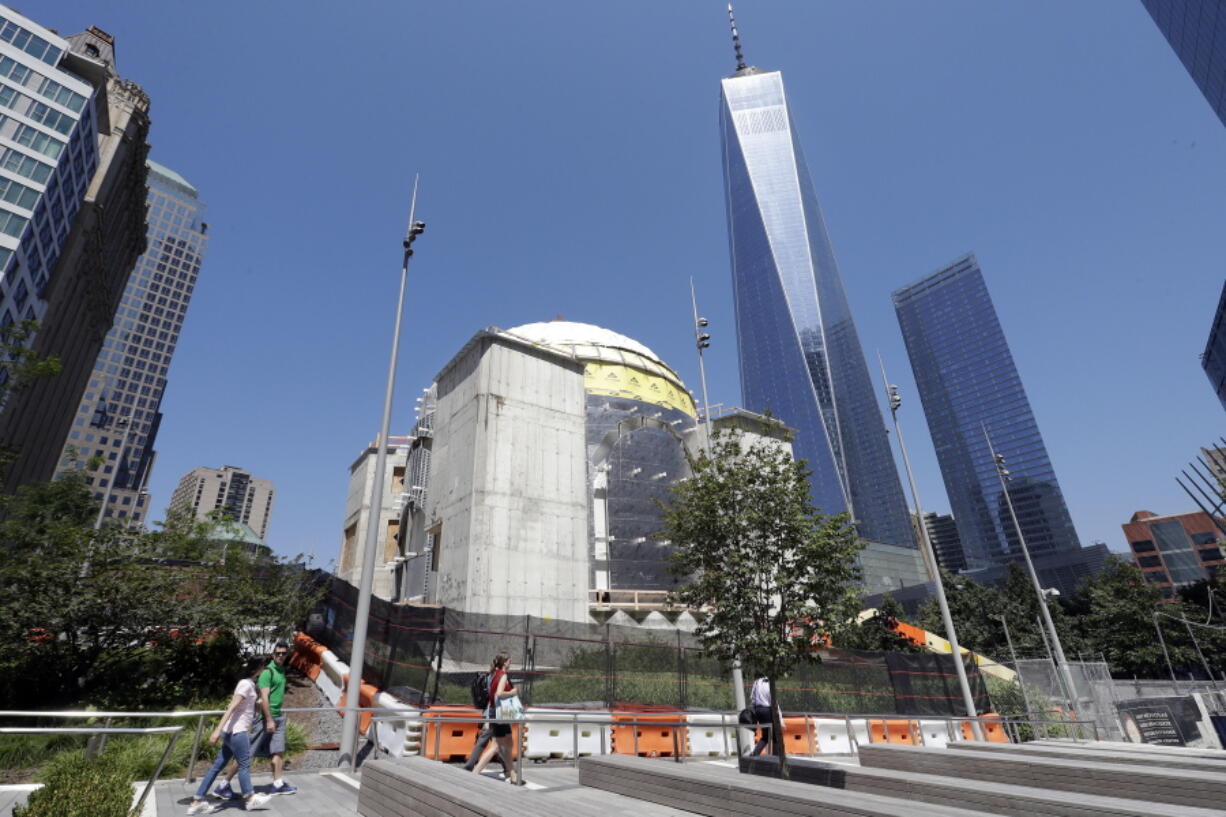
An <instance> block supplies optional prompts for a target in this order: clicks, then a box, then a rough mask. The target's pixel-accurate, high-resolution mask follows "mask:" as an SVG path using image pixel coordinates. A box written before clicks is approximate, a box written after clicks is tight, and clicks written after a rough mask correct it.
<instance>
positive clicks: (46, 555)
mask: <svg viewBox="0 0 1226 817" xmlns="http://www.w3.org/2000/svg"><path fill="white" fill-rule="evenodd" d="M0 502H3V505H4V511H5V518H4V520H3V522H0V548H2V549H3V551H4V554H5V558H4V559H3V560H0V695H3V696H4V698H5V700H8V701H12V702H14V704H19V705H51V704H67V703H75V702H78V701H84V702H90V703H98V704H104V705H108V706H121V707H129V706H139V705H172V704H175V703H182V702H185V701H188V700H191V699H193V698H199V697H211V696H214V695H224V694H225V693H226V692H228V691H229V684H230V682H231V681H232V678H233V675H234V673H235V671H236V670H237V668H238V667H237V665H238V663H239V661H240V660H241V655H240V653H241V652H242V651H243V647H244V644H243V642H242V641H241V640H240V639H241V638H242V637H243V636H244V635H245V634H249V633H247V632H245V631H244V626H245V625H247V626H249V623H250V622H251V621H252V620H253V619H254V620H255V621H257V622H258V625H257V629H259V630H260V632H261V633H265V632H268V630H269V628H270V627H273V626H274V625H275V626H277V627H280V628H281V631H280V632H278V635H280V634H282V633H283V632H284V629H285V628H289V627H293V626H294V625H295V624H298V623H299V622H300V621H301V620H302V619H303V618H305V616H306V612H307V611H308V610H309V608H310V606H312V605H313V604H314V602H315V600H316V599H317V598H318V595H317V592H316V591H312V589H311V587H310V586H309V584H308V585H305V586H304V579H305V578H306V574H305V573H304V571H303V570H302V569H301V568H300V567H299V566H296V565H292V564H286V563H283V562H279V561H277V560H272V559H268V560H258V559H254V558H249V557H246V558H243V559H231V560H230V561H229V562H228V563H227V564H225V565H220V564H218V563H216V562H208V561H187V560H182V559H175V558H168V555H170V556H173V555H175V553H176V552H183V551H184V550H187V549H190V548H192V547H196V548H200V549H203V548H204V547H205V545H204V544H202V543H201V542H200V541H199V539H200V537H201V536H203V535H204V534H203V532H202V530H201V529H199V528H198V527H197V526H192V525H189V526H186V527H182V526H178V525H170V526H167V527H165V528H163V529H162V530H158V531H154V532H145V531H136V530H128V529H124V528H122V527H108V528H103V529H101V530H94V528H93V521H94V519H95V517H96V514H97V505H96V503H95V502H94V500H93V498H92V495H91V492H90V489H89V487H88V486H87V485H86V484H85V479H84V475H83V474H81V473H80V472H76V473H70V474H68V475H66V476H65V477H63V478H62V479H59V480H56V481H54V482H49V483H44V484H37V485H31V486H23V487H22V488H21V489H19V490H18V491H17V493H16V494H15V495H12V496H10V497H5V498H4V499H3V500H0ZM193 543H194V544H193ZM313 593H315V594H313ZM246 646H248V647H250V646H252V645H251V643H250V641H248V643H247V645H246Z"/></svg>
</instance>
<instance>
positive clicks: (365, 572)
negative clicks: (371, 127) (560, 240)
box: [337, 174, 426, 766]
mask: <svg viewBox="0 0 1226 817" xmlns="http://www.w3.org/2000/svg"><path fill="white" fill-rule="evenodd" d="M420 180H421V176H420V174H419V175H418V176H417V177H416V178H414V179H413V202H412V204H410V205H409V226H408V229H407V230H406V231H405V236H404V244H403V246H404V261H403V263H402V264H401V267H400V295H399V297H397V299H396V323H395V328H394V329H393V330H392V355H391V360H390V361H389V362H388V364H387V391H386V392H385V393H384V396H383V424H382V425H381V426H380V430H379V438H378V439H377V440H376V441H375V445H376V450H377V452H378V453H377V454H376V455H375V473H374V475H373V476H372V478H371V484H370V512H369V514H368V515H367V519H366V542H365V544H364V545H363V548H364V549H363V552H362V580H361V584H360V585H359V586H358V606H357V609H356V610H355V611H354V614H353V615H354V619H353V645H352V649H351V650H350V653H349V685H348V687H347V688H346V691H345V720H344V722H343V724H342V726H341V751H340V759H339V761H338V764H337V765H340V766H344V765H345V764H350V765H353V764H355V763H356V760H357V754H356V752H355V751H354V750H355V747H356V746H357V740H358V707H359V706H360V705H361V701H360V697H361V693H362V665H363V663H364V661H365V659H366V629H367V626H368V625H369V623H370V595H371V587H372V586H373V584H374V578H375V554H376V552H377V550H378V547H379V530H380V527H381V526H380V525H379V524H378V522H379V520H378V515H379V510H380V509H381V508H382V506H383V502H382V499H383V480H384V478H385V476H386V473H387V444H388V433H389V429H390V427H391V422H392V396H393V394H394V393H395V391H396V359H397V358H398V357H399V354H400V324H401V319H402V317H403V315H404V290H405V287H406V285H407V284H408V280H409V259H410V258H412V257H413V241H414V240H415V239H416V238H417V236H419V235H421V234H422V232H423V231H424V230H425V229H426V224H425V222H423V221H417V220H416V218H417V183H418V182H419V181H420Z"/></svg>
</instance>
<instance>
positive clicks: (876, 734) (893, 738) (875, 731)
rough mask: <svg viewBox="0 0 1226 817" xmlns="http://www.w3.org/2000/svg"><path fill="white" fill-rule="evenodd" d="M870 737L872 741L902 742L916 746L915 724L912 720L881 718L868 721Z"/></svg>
mask: <svg viewBox="0 0 1226 817" xmlns="http://www.w3.org/2000/svg"><path fill="white" fill-rule="evenodd" d="M868 739H869V742H870V743H900V744H904V745H906V746H914V745H915V744H916V743H918V742H919V741H917V740H916V739H915V726H914V724H913V722H912V721H898V720H888V721H886V720H881V721H869V722H868Z"/></svg>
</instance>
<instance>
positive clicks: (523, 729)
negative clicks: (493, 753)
mask: <svg viewBox="0 0 1226 817" xmlns="http://www.w3.org/2000/svg"><path fill="white" fill-rule="evenodd" d="M511 734H512V735H514V734H515V724H511ZM527 744H528V714H527V713H524V716H523V717H522V718H520V719H519V739H518V740H517V741H515V783H516V785H520V786H522V785H523V782H524V750H525V749H526V748H527Z"/></svg>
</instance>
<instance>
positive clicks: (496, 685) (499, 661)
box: [473, 652, 524, 786]
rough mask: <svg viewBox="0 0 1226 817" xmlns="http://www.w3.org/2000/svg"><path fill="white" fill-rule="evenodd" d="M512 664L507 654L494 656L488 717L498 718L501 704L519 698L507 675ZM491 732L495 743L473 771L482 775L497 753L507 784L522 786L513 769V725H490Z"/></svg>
mask: <svg viewBox="0 0 1226 817" xmlns="http://www.w3.org/2000/svg"><path fill="white" fill-rule="evenodd" d="M510 664H511V656H510V655H509V654H507V653H505V652H500V653H498V655H496V656H494V661H493V663H492V664H491V665H490V695H489V705H488V706H487V707H486V710H485V714H486V717H488V718H491V719H494V718H497V717H498V710H499V704H500V703H502V702H504V701H509V700H510V699H511V698H515V699H516V701H518V700H519V698H518V695H519V693H518V691H516V689H515V687H513V686H512V685H511V678H510V677H509V676H508V675H507V669H508V668H509V667H510ZM490 732H491V733H492V734H493V736H494V742H493V743H492V744H490V745H489V746H487V747H485V752H484V753H482V755H481V759H480V760H479V761H477V766H476V768H474V769H473V771H475V772H476V773H477V774H481V771H482V769H484V768H485V766H486V764H487V763H489V762H490V760H491V759H492V758H493V757H494V752H497V753H498V755H499V757H501V758H502V765H503V768H504V769H506V770H507V782H508V783H510V784H511V785H513V786H522V785H523V784H524V781H523V780H520V779H518V778H516V777H514V775H513V773H512V769H511V758H512V757H513V756H514V749H515V746H514V742H513V740H512V737H511V725H510V724H507V723H493V724H490Z"/></svg>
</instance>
